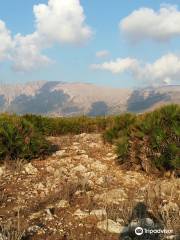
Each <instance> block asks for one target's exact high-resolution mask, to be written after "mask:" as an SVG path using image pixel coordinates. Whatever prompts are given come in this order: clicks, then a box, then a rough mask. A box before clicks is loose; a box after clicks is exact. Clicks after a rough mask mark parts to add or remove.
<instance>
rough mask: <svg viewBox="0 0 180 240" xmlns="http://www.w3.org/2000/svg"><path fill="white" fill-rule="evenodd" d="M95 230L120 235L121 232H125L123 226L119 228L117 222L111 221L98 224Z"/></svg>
mask: <svg viewBox="0 0 180 240" xmlns="http://www.w3.org/2000/svg"><path fill="white" fill-rule="evenodd" d="M97 228H98V229H99V230H101V231H103V232H109V233H117V234H120V233H121V232H122V231H124V230H125V228H124V227H123V226H121V225H120V224H119V223H117V222H114V221H113V220H111V219H107V220H104V221H101V222H98V223H97Z"/></svg>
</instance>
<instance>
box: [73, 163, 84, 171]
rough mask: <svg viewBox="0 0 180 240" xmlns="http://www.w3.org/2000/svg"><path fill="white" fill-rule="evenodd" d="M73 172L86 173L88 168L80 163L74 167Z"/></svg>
mask: <svg viewBox="0 0 180 240" xmlns="http://www.w3.org/2000/svg"><path fill="white" fill-rule="evenodd" d="M73 172H80V173H85V172H87V168H86V167H84V166H83V165H82V164H79V165H78V166H76V167H75V168H73Z"/></svg>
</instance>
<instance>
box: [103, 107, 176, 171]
mask: <svg viewBox="0 0 180 240" xmlns="http://www.w3.org/2000/svg"><path fill="white" fill-rule="evenodd" d="M104 138H105V140H107V141H109V142H111V143H114V144H116V146H117V154H118V155H119V158H120V160H121V161H122V162H128V161H131V155H133V156H135V161H136V160H137V161H136V162H138V161H139V159H140V153H141V149H143V151H144V153H143V154H144V155H146V157H147V158H148V159H149V160H150V161H151V164H153V165H154V166H155V167H156V168H157V169H160V170H170V169H179V168H180V106H179V105H168V106H164V107H162V108H160V109H157V110H155V111H153V112H150V113H146V114H142V115H137V116H133V115H131V114H125V115H123V116H120V117H118V118H117V119H116V120H115V121H114V124H113V126H111V127H110V128H109V129H107V130H106V131H105V133H104ZM140 160H141V159H140Z"/></svg>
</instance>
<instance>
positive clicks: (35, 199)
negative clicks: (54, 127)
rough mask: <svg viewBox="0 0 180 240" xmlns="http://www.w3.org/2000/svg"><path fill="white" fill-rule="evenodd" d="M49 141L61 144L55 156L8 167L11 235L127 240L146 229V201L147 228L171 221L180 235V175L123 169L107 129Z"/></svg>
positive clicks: (4, 222)
mask: <svg viewBox="0 0 180 240" xmlns="http://www.w3.org/2000/svg"><path fill="white" fill-rule="evenodd" d="M49 140H50V141H51V142H53V143H56V144H58V146H59V148H60V150H58V151H56V152H55V153H54V154H53V156H51V157H46V158H43V159H41V160H38V159H37V160H33V161H32V162H31V163H25V164H22V163H21V164H20V163H19V165H18V166H19V167H18V168H16V170H15V169H12V168H6V169H4V168H0V175H1V176H0V186H1V189H0V191H1V194H0V202H1V207H0V217H1V224H0V225H1V226H3V232H4V233H6V232H10V233H11V235H12V234H13V231H14V232H15V233H16V235H17V233H18V234H20V233H23V232H24V230H25V232H24V236H25V238H23V239H29V240H44V239H47V240H65V239H68V240H79V239H82V240H92V239H93V240H109V239H111V240H118V239H121V240H124V239H127V238H125V237H127V236H128V235H129V234H132V232H133V231H134V227H135V226H138V220H137V216H138V215H137V214H139V213H138V212H137V213H135V209H138V208H140V210H139V211H140V212H141V207H143V202H144V203H145V204H146V206H147V212H145V215H144V213H143V215H142V216H141V218H142V221H146V222H147V223H146V224H147V227H151V228H152V225H151V224H155V226H156V228H160V226H162V225H161V224H162V223H163V224H165V226H166V228H167V229H172V231H173V232H171V234H168V235H167V236H168V237H171V238H166V239H179V238H173V235H175V234H178V229H179V215H178V212H179V202H180V201H179V200H180V199H179V196H180V195H179V192H180V188H179V186H180V181H179V180H180V179H166V178H159V179H156V177H155V176H148V175H146V174H145V173H143V172H137V171H131V170H129V171H127V170H123V169H121V167H120V166H119V164H118V162H117V155H116V154H114V148H113V146H112V145H110V144H108V143H106V144H104V143H103V141H102V138H101V135H100V134H93V133H91V134H85V133H84V134H80V135H73V136H61V137H51V138H49ZM172 189H173V191H172ZM133 211H134V213H133ZM172 213H173V216H172V215H171V214H172ZM160 216H161V217H162V219H161V217H160ZM160 223H161V224H160ZM148 224H149V225H148ZM13 229H14V230H13ZM0 236H2V234H0ZM154 237H155V238H151V239H154V240H155V239H156V240H157V239H160V238H158V237H157V235H156V236H154ZM4 239H5V238H3V240H4ZM18 239H19V238H18ZM129 239H130V238H129ZM131 239H135V238H131ZM143 239H148V238H143ZM163 239H164V238H163Z"/></svg>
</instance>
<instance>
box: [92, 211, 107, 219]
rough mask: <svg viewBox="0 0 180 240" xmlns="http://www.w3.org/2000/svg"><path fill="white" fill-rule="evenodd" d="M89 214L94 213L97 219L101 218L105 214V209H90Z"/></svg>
mask: <svg viewBox="0 0 180 240" xmlns="http://www.w3.org/2000/svg"><path fill="white" fill-rule="evenodd" d="M90 215H94V216H96V218H97V219H98V220H102V219H103V218H105V217H106V216H107V212H106V210H105V209H97V210H92V211H91V212H90Z"/></svg>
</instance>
